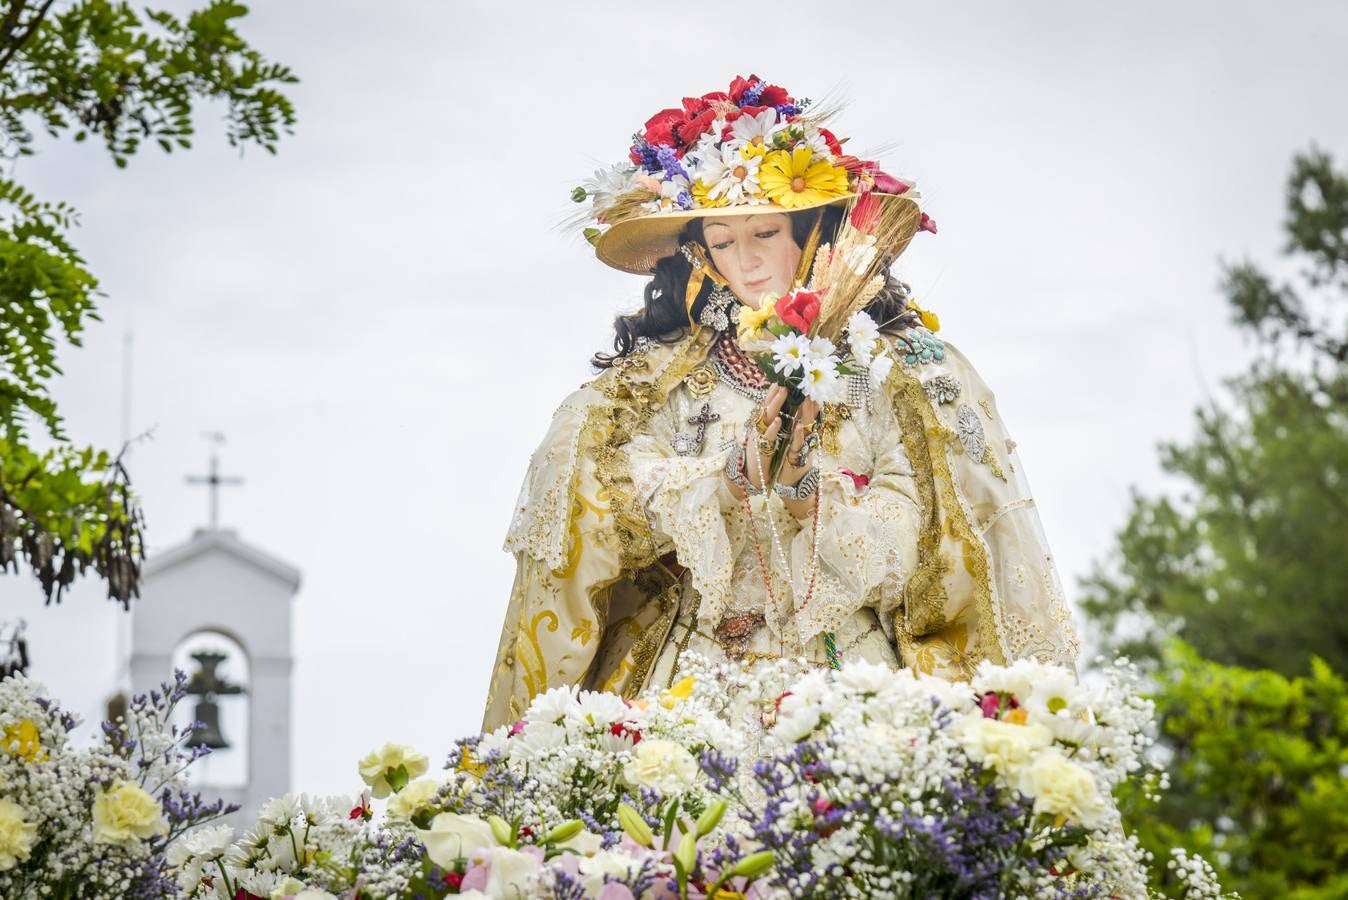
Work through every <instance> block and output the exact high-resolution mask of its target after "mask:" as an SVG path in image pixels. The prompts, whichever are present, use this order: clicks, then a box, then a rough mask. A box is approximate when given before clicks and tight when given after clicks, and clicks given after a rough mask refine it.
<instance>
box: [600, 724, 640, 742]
mask: <svg viewBox="0 0 1348 900" xmlns="http://www.w3.org/2000/svg"><path fill="white" fill-rule="evenodd" d="M608 733H609V734H611V735H613V736H614V737H620V738H626V739H627V740H629V741H631V742H632V746H633V747H635V746H636V745H637V744H639V743H641V729H640V728H634V727H632V723H630V722H614V723H613V724H612V725H610V726H609V729H608Z"/></svg>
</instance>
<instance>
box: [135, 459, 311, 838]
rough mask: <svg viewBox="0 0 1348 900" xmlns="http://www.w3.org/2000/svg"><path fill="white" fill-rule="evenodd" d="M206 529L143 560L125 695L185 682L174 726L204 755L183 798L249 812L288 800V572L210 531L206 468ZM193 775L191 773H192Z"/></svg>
mask: <svg viewBox="0 0 1348 900" xmlns="http://www.w3.org/2000/svg"><path fill="white" fill-rule="evenodd" d="M201 483H205V484H208V485H209V486H210V488H211V493H212V497H211V526H210V527H208V528H202V529H198V530H197V531H196V533H195V534H193V535H192V538H191V540H189V541H187V542H186V543H183V544H179V545H177V546H175V547H171V548H169V549H167V550H160V551H158V552H157V553H155V554H154V555H153V556H152V557H150V558H148V559H147V560H146V563H145V567H144V569H143V579H142V585H141V596H140V599H139V600H138V601H137V602H136V603H135V604H133V606H132V612H131V639H130V645H131V646H130V670H131V672H130V674H131V689H132V691H133V692H134V693H145V692H147V691H150V690H154V689H157V688H158V687H159V685H160V684H161V683H162V682H164V681H169V680H171V679H172V677H173V670H174V669H175V668H178V669H182V670H183V671H184V672H185V673H186V674H187V675H188V677H189V684H188V695H187V696H186V697H185V698H184V699H183V701H182V703H181V704H180V712H181V715H182V719H181V721H179V722H178V724H180V725H185V724H187V723H190V722H192V721H198V722H201V723H203V727H201V728H199V729H198V730H197V731H196V732H194V734H193V737H192V740H193V741H194V742H195V743H197V744H201V745H205V746H210V747H212V751H213V752H212V754H211V755H210V756H208V757H206V759H204V760H202V762H201V763H200V764H199V766H198V767H199V768H200V769H201V771H200V772H199V773H198V777H196V778H194V779H193V790H200V791H202V793H203V794H206V795H208V796H218V797H223V798H224V799H225V800H226V801H228V802H230V803H237V804H239V805H240V806H241V807H242V814H243V815H245V816H251V815H254V814H256V813H257V811H258V810H259V809H260V807H261V805H262V803H263V802H264V801H266V800H267V799H268V798H270V797H277V796H280V795H282V794H284V793H286V792H288V791H289V790H290V751H291V674H292V672H291V670H292V667H293V657H292V650H291V630H292V620H293V611H292V604H293V601H294V597H295V594H296V592H297V591H298V590H299V586H300V573H299V570H297V569H296V568H294V567H293V566H291V565H289V564H288V563H286V562H283V561H282V560H280V559H278V558H276V557H275V556H272V555H271V554H269V553H267V552H266V551H264V550H262V549H261V548H258V547H255V546H253V545H251V544H248V543H245V542H244V541H242V540H240V539H239V537H238V535H237V534H236V533H235V532H234V531H233V530H232V529H226V528H221V527H219V524H218V508H219V507H218V498H217V496H216V491H217V490H218V488H219V486H220V485H221V484H225V483H228V480H227V479H224V478H222V477H221V476H220V475H219V471H218V466H217V465H216V463H215V460H214V454H213V458H212V466H211V475H210V476H209V477H208V478H206V479H202V481H201ZM194 768H197V767H194Z"/></svg>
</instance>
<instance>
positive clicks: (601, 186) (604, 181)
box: [580, 165, 637, 209]
mask: <svg viewBox="0 0 1348 900" xmlns="http://www.w3.org/2000/svg"><path fill="white" fill-rule="evenodd" d="M636 172H637V170H636V169H635V168H633V167H632V166H625V165H615V166H610V167H609V168H607V169H595V170H594V175H592V176H591V177H590V178H587V179H586V180H585V181H583V182H581V185H580V186H581V187H582V188H583V189H584V190H585V193H586V194H587V195H589V197H590V198H591V199H592V201H593V203H594V207H595V208H596V209H603V208H605V207H607V206H610V205H612V203H613V201H614V199H615V198H616V197H617V196H618V195H619V194H622V193H624V192H626V191H629V190H631V189H632V188H633V187H634V186H635V181H634V180H633V176H634V175H636Z"/></svg>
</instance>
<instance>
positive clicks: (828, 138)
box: [819, 128, 843, 156]
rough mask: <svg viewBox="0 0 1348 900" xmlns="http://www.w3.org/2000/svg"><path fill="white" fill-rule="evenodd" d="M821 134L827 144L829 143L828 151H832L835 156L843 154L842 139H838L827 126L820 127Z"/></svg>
mask: <svg viewBox="0 0 1348 900" xmlns="http://www.w3.org/2000/svg"><path fill="white" fill-rule="evenodd" d="M819 136H820V137H822V138H823V139H824V143H825V144H828V152H830V153H832V154H833V155H834V156H842V155H843V152H842V141H840V140H838V138H837V136H836V135H835V134H834V133H833V132H831V131H829V130H828V129H827V128H820V129H819Z"/></svg>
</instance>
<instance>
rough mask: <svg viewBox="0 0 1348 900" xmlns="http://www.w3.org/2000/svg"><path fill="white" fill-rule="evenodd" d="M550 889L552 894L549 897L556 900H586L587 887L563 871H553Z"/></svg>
mask: <svg viewBox="0 0 1348 900" xmlns="http://www.w3.org/2000/svg"><path fill="white" fill-rule="evenodd" d="M550 887H551V888H552V893H551V894H550V895H549V896H551V897H555V898H556V900H585V896H586V895H585V885H584V884H583V883H582V882H581V881H580V880H579V879H578V878H572V877H571V876H570V875H568V874H566V873H565V872H563V871H562V870H561V869H554V870H553V873H552V884H551V885H550Z"/></svg>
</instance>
